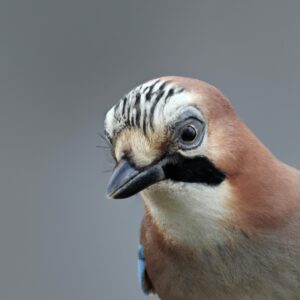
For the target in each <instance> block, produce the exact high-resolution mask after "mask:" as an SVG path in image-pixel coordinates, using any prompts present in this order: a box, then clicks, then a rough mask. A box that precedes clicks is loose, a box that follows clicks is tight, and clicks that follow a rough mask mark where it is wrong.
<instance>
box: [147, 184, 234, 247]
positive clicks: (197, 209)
mask: <svg viewBox="0 0 300 300" xmlns="http://www.w3.org/2000/svg"><path fill="white" fill-rule="evenodd" d="M229 190H230V187H229V186H228V183H227V182H226V181H225V182H223V183H222V184H220V185H219V186H217V187H210V186H207V185H200V184H185V183H173V182H171V181H166V182H161V183H159V184H157V185H155V186H153V187H151V188H149V189H147V190H145V191H144V192H143V193H142V197H143V199H144V202H145V206H146V209H147V212H148V213H149V214H150V215H151V217H152V220H153V221H154V222H155V223H156V226H157V228H158V229H159V230H160V232H161V234H162V235H163V236H164V238H165V239H169V240H172V241H177V242H180V243H181V244H182V243H186V244H188V245H190V246H194V247H201V245H202V244H203V243H215V242H220V241H222V240H223V239H224V238H226V236H227V226H226V224H225V223H226V219H228V218H229V214H230V212H229V211H227V209H226V206H225V205H224V204H225V199H226V197H227V196H228V195H229V193H230V192H229Z"/></svg>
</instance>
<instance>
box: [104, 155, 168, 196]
mask: <svg viewBox="0 0 300 300" xmlns="http://www.w3.org/2000/svg"><path fill="white" fill-rule="evenodd" d="M164 179H165V172H164V170H163V167H162V166H161V165H160V164H159V163H158V164H155V165H151V166H149V167H146V168H143V169H141V170H138V169H136V168H135V167H133V166H132V165H131V164H130V163H129V161H128V160H127V159H122V160H121V161H120V163H119V164H118V166H117V168H116V169H115V170H114V172H113V174H112V176H111V178H110V181H109V184H108V188H107V194H108V196H109V197H110V198H114V199H122V198H128V197H131V196H133V195H135V194H137V193H139V192H140V191H142V190H144V189H145V188H147V187H149V186H150V185H152V184H154V183H156V182H159V181H161V180H164Z"/></svg>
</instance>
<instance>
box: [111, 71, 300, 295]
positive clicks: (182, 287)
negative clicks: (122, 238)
mask: <svg viewBox="0 0 300 300" xmlns="http://www.w3.org/2000/svg"><path fill="white" fill-rule="evenodd" d="M105 135H106V137H107V139H108V140H109V142H110V144H111V148H112V154H113V157H114V159H115V161H116V168H115V170H114V172H113V175H112V177H111V180H110V182H109V185H108V195H109V197H111V198H116V199H118V198H127V197H130V196H132V195H135V194H137V193H140V194H141V196H142V198H143V200H144V204H145V211H146V213H145V216H144V219H143V222H142V226H141V246H140V249H139V265H140V270H141V271H142V273H143V274H142V278H141V285H142V287H143V289H144V291H145V292H151V293H156V294H157V295H158V296H159V297H160V299H162V300H206V299H210V300H211V299H216V300H223V299H224V300H227V299H228V300H229V299H230V300H246V299H247V300H250V299H253V300H269V299H270V300H279V299H281V300H289V299H293V300H294V299H300V216H299V213H300V172H299V171H298V170H296V169H294V168H292V167H290V166H288V165H286V164H284V163H282V162H281V161H279V160H278V159H277V158H275V157H274V156H273V155H272V153H271V152H270V151H269V150H268V149H267V148H266V147H265V146H264V145H263V144H262V143H261V142H260V141H259V140H258V138H257V137H256V136H255V135H254V134H253V133H252V132H251V131H250V129H249V128H248V127H247V126H246V125H245V124H244V123H243V122H242V121H241V120H240V119H239V117H238V116H237V115H236V113H235V111H234V109H233V107H232V105H231V104H230V102H229V100H228V99H227V98H226V97H225V96H224V95H223V94H222V93H221V92H220V91H219V90H218V89H216V88H215V87H213V86H211V85H209V84H207V83H205V82H202V81H199V80H196V79H189V78H183V77H162V78H159V79H154V80H151V81H149V82H146V83H144V84H142V85H140V86H138V87H136V88H135V89H133V90H132V91H131V92H129V93H128V94H127V95H125V96H124V97H123V98H122V99H121V100H120V102H119V103H118V104H117V105H115V106H114V107H113V108H112V109H111V110H109V112H108V113H107V115H106V118H105Z"/></svg>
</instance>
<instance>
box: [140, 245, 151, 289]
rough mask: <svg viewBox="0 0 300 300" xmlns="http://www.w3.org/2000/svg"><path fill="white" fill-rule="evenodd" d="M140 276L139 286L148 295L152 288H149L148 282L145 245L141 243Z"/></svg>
mask: <svg viewBox="0 0 300 300" xmlns="http://www.w3.org/2000/svg"><path fill="white" fill-rule="evenodd" d="M138 277H139V286H140V288H141V290H142V291H143V292H144V294H146V295H148V294H149V293H150V289H148V288H147V284H146V282H145V281H146V262H145V255H144V247H143V246H142V245H141V244H139V247H138Z"/></svg>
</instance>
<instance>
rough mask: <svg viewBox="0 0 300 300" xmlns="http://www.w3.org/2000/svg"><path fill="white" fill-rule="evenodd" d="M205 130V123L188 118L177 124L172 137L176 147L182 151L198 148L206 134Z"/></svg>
mask: <svg viewBox="0 0 300 300" xmlns="http://www.w3.org/2000/svg"><path fill="white" fill-rule="evenodd" d="M205 128H206V125H205V122H204V121H202V120H199V119H195V118H189V119H187V120H185V121H183V122H180V123H179V124H177V126H176V128H175V131H174V135H175V140H176V143H177V145H178V147H179V148H180V149H182V150H192V149H195V148H197V147H199V146H200V145H201V143H202V141H203V138H204V135H205V132H206V130H205Z"/></svg>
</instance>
